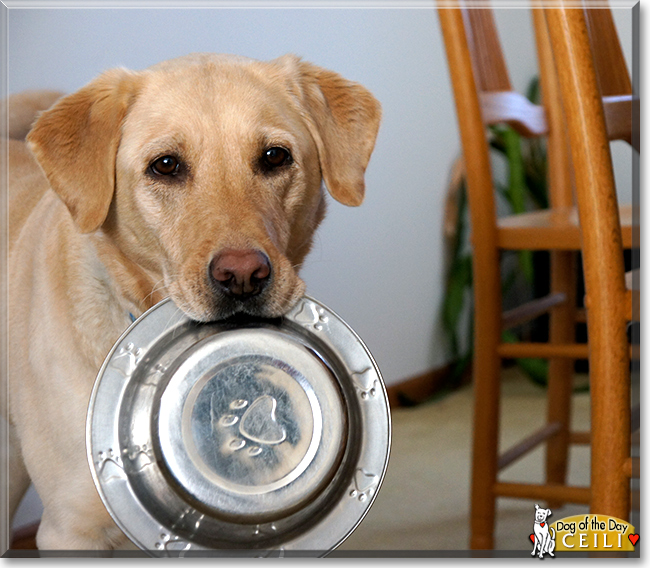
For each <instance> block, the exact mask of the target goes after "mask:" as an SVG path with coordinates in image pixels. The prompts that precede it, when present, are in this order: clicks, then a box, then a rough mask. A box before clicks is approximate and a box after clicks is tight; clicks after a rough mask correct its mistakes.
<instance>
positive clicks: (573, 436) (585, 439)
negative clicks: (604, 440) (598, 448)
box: [569, 432, 591, 445]
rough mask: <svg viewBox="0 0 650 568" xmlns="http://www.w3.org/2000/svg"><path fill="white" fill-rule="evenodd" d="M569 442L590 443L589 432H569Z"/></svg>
mask: <svg viewBox="0 0 650 568" xmlns="http://www.w3.org/2000/svg"><path fill="white" fill-rule="evenodd" d="M569 444H583V445H584V444H586V445H589V444H591V432H570V433H569Z"/></svg>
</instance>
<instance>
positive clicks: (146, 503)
mask: <svg viewBox="0 0 650 568" xmlns="http://www.w3.org/2000/svg"><path fill="white" fill-rule="evenodd" d="M87 446H88V460H89V462H90V466H91V471H92V475H93V479H94V481H95V484H96V486H97V489H98V490H99V494H100V496H101V498H102V501H103V502H104V505H105V506H106V508H107V509H108V511H109V512H110V514H111V515H112V517H113V519H114V520H115V522H116V523H117V524H118V525H119V527H120V528H121V529H122V530H123V531H124V533H125V534H126V535H127V536H128V537H129V538H130V539H131V540H132V541H133V542H134V543H135V544H137V545H138V546H139V547H140V548H142V549H144V550H148V551H149V552H150V553H151V554H152V555H157V556H158V555H160V556H168V555H169V556H178V555H192V554H197V555H214V554H223V555H229V554H233V553H235V551H237V553H239V552H241V551H243V550H247V551H249V552H248V554H254V555H258V556H260V555H290V554H291V553H292V552H293V553H294V554H299V555H315V556H320V555H323V554H325V553H327V552H328V551H330V550H332V549H333V548H335V547H336V546H338V545H339V544H340V543H341V542H342V541H343V540H344V539H345V538H346V537H347V536H349V535H350V534H351V533H352V531H353V530H354V529H355V527H356V526H357V525H358V524H359V523H360V522H361V520H362V519H363V517H364V516H365V515H366V513H367V512H368V509H369V508H370V506H371V504H372V502H373V501H374V499H375V497H376V495H377V492H378V490H379V487H380V485H381V482H382V479H383V476H384V472H385V470H386V466H387V463H388V453H389V447H390V413H389V408H388V399H387V397H386V391H385V388H384V385H383V382H382V379H381V376H380V373H379V369H378V368H377V365H376V364H375V362H374V360H373V359H372V356H371V355H370V353H369V352H368V350H367V349H366V347H365V346H364V344H363V343H362V342H361V340H360V339H359V337H358V336H357V335H356V334H355V333H354V332H353V331H352V330H351V329H350V328H349V327H348V326H347V325H346V324H345V322H343V321H342V320H341V319H340V318H339V317H338V316H337V315H336V314H334V313H333V312H332V311H330V310H329V309H328V308H326V307H325V306H323V305H322V304H320V303H319V302H317V301H316V300H313V299H311V298H308V297H304V298H303V299H302V300H300V302H298V304H297V305H296V306H295V307H294V308H293V310H292V311H291V312H290V313H289V314H287V315H286V316H284V317H283V318H279V319H277V320H261V319H245V320H237V321H236V322H235V321H230V322H217V323H209V324H200V323H196V322H193V321H191V320H190V319H189V318H188V317H187V316H185V315H184V314H183V312H181V311H180V310H179V309H178V308H177V307H176V306H175V305H174V303H173V302H172V301H171V300H165V301H163V302H161V303H159V304H158V305H156V306H154V307H153V308H151V309H150V310H149V311H148V312H147V313H145V314H144V315H143V316H142V317H140V318H139V319H138V320H137V321H136V322H135V323H134V324H133V325H131V327H130V328H129V329H128V330H127V331H126V332H125V333H124V335H123V336H122V337H121V338H120V339H119V340H118V341H117V343H116V344H115V346H114V347H113V349H112V351H111V352H110V353H109V355H108V357H107V358H106V361H105V362H104V364H103V366H102V368H101V370H100V372H99V375H98V377H97V380H96V382H95V386H94V389H93V393H92V397H91V400H90V407H89V410H88V421H87ZM206 551H211V552H209V553H208V552H206ZM215 551H216V552H215ZM251 551H252V552H251ZM298 551H299V552H298Z"/></svg>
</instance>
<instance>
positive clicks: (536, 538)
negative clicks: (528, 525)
mask: <svg viewBox="0 0 650 568" xmlns="http://www.w3.org/2000/svg"><path fill="white" fill-rule="evenodd" d="M551 514H552V513H551V510H550V509H540V507H539V505H535V525H534V527H533V534H531V535H530V537H531V539H532V541H533V551H532V552H531V556H535V551H538V552H539V557H540V558H544V554H545V553H546V554H550V555H551V556H555V554H553V551H554V550H555V529H553V528H550V527H549V526H548V523H547V522H546V518H547V517H550V516H551ZM549 529H550V530H549Z"/></svg>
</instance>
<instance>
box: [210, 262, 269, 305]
mask: <svg viewBox="0 0 650 568" xmlns="http://www.w3.org/2000/svg"><path fill="white" fill-rule="evenodd" d="M210 275H211V276H212V278H213V279H214V281H215V282H216V284H217V285H218V287H219V288H221V289H222V291H224V292H226V293H227V294H228V295H231V296H234V297H236V298H237V299H239V300H245V299H247V298H250V297H251V296H255V295H257V294H259V293H260V292H261V291H262V290H263V289H264V287H265V286H266V284H267V283H268V281H269V277H270V276H271V264H270V262H269V259H268V257H267V256H266V255H265V254H264V253H262V252H260V251H257V250H252V249H248V250H237V249H226V250H223V251H222V252H221V253H219V254H218V255H217V256H215V257H214V258H213V259H212V262H210Z"/></svg>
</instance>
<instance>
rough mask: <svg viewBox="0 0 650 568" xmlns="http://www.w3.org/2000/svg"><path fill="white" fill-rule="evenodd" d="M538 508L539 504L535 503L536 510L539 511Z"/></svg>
mask: <svg viewBox="0 0 650 568" xmlns="http://www.w3.org/2000/svg"><path fill="white" fill-rule="evenodd" d="M537 509H539V505H538V504H537V503H535V510H536V511H537Z"/></svg>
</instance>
